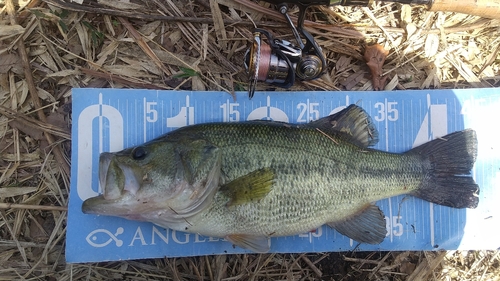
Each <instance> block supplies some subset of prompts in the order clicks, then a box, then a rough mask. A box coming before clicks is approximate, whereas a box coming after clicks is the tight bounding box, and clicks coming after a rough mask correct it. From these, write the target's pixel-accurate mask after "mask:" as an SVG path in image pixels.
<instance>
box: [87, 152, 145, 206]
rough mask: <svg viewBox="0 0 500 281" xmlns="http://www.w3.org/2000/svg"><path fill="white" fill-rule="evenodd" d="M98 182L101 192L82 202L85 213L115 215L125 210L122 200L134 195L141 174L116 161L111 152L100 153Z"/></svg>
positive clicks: (140, 179)
mask: <svg viewBox="0 0 500 281" xmlns="http://www.w3.org/2000/svg"><path fill="white" fill-rule="evenodd" d="M99 184H100V187H101V189H102V194H101V195H99V196H96V197H92V198H89V199H87V200H85V201H84V202H83V205H82V212H83V213H85V214H103V215H105V214H112V215H117V213H121V212H123V211H125V210H123V209H124V206H123V202H124V201H126V200H127V199H130V197H132V196H134V195H135V194H136V193H137V191H138V190H139V189H140V187H141V185H142V174H141V173H140V171H138V169H134V168H133V167H130V166H128V165H125V164H121V163H119V162H118V161H116V158H115V155H114V154H112V153H107V152H104V153H101V155H100V157H99Z"/></svg>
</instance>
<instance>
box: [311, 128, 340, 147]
mask: <svg viewBox="0 0 500 281" xmlns="http://www.w3.org/2000/svg"><path fill="white" fill-rule="evenodd" d="M316 130H317V131H318V132H320V133H322V134H323V135H324V136H325V137H327V138H329V139H330V140H331V141H333V142H334V143H335V144H339V143H338V142H337V141H336V140H335V139H334V138H332V137H331V136H329V135H328V134H327V133H325V132H323V131H321V129H320V128H316Z"/></svg>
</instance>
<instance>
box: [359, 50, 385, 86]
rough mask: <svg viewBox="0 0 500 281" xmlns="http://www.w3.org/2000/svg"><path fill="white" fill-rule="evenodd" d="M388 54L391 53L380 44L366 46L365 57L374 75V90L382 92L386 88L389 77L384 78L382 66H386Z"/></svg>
mask: <svg viewBox="0 0 500 281" xmlns="http://www.w3.org/2000/svg"><path fill="white" fill-rule="evenodd" d="M388 54H389V51H388V50H386V49H384V47H383V46H382V45H379V44H375V45H371V46H366V48H365V55H364V57H365V60H366V64H367V65H368V67H369V68H370V72H371V74H372V83H373V89H374V90H376V91H379V90H382V89H384V87H385V80H386V79H387V77H385V76H384V77H383V76H382V73H383V71H382V66H384V62H385V58H386V57H387V55H388Z"/></svg>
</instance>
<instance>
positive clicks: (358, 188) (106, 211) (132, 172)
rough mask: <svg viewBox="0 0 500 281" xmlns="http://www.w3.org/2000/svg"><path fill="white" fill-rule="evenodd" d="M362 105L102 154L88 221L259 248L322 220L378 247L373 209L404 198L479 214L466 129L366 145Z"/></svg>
mask: <svg viewBox="0 0 500 281" xmlns="http://www.w3.org/2000/svg"><path fill="white" fill-rule="evenodd" d="M377 136H378V134H377V131H376V129H375V127H374V125H373V123H372V120H371V118H370V117H369V116H368V114H367V113H366V112H365V111H364V110H363V109H362V108H361V107H359V106H356V105H351V106H349V107H347V108H346V109H344V110H342V111H340V112H338V113H336V114H333V115H330V116H327V117H324V118H322V119H319V120H317V121H313V122H311V123H309V124H302V125H294V124H287V123H281V122H273V121H247V122H240V123H208V124H199V125H191V126H187V127H183V128H180V129H178V130H176V131H173V132H171V133H168V134H166V135H163V136H161V137H159V138H157V139H154V140H152V141H150V142H147V143H145V144H143V145H140V146H137V147H133V148H129V149H125V150H123V151H120V152H116V153H102V154H101V156H100V167H99V178H100V179H99V180H100V185H101V188H102V190H103V194H102V195H100V196H97V197H94V198H90V199H87V200H86V201H85V202H84V203H83V206H82V211H83V212H84V213H87V214H100V215H109V216H118V217H123V218H127V219H132V220H140V221H149V222H153V223H155V224H157V225H160V226H162V227H165V228H171V229H174V230H180V231H185V232H191V233H198V234H201V235H204V236H211V237H224V238H226V239H227V240H229V241H230V242H232V243H233V244H235V245H237V246H240V247H243V248H247V249H251V250H253V251H255V252H266V251H268V250H269V243H268V238H269V237H273V236H287V235H295V234H299V233H304V232H307V231H310V230H312V229H316V228H318V227H320V226H321V225H323V224H328V225H329V226H331V227H333V228H335V229H336V230H337V231H338V232H340V233H342V234H344V235H346V236H348V237H350V238H352V239H354V240H356V241H358V242H361V243H371V244H378V243H380V242H382V241H383V239H384V238H385V236H386V227H385V225H386V223H385V220H384V215H383V214H382V212H381V210H380V209H379V208H378V207H377V206H376V205H374V204H373V202H375V201H378V200H381V199H384V198H388V197H392V196H396V195H401V194H410V195H413V196H416V197H419V198H422V199H424V200H427V201H430V202H433V203H436V204H440V205H445V206H450V207H454V208H475V207H476V206H477V204H478V202H479V199H478V194H479V187H478V185H477V184H476V183H475V181H474V179H473V178H472V177H471V175H470V171H471V169H472V167H473V165H474V162H475V160H476V154H477V141H476V135H475V132H474V131H473V130H470V129H468V130H464V131H460V132H455V133H452V134H449V135H447V136H444V137H442V138H439V139H435V140H433V141H430V142H428V143H426V144H423V145H421V146H419V147H416V148H414V149H412V150H410V151H408V152H405V153H401V154H396V153H387V152H383V151H379V150H375V149H371V148H369V147H370V146H372V145H373V144H375V143H376V142H377V141H378V137H377Z"/></svg>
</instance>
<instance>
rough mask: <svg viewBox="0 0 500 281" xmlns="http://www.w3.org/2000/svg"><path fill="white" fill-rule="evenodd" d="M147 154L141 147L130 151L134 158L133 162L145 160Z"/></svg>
mask: <svg viewBox="0 0 500 281" xmlns="http://www.w3.org/2000/svg"><path fill="white" fill-rule="evenodd" d="M147 154H148V153H147V152H146V149H145V148H144V147H142V146H138V147H136V148H134V150H132V158H134V160H143V159H144V158H146V155H147Z"/></svg>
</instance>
